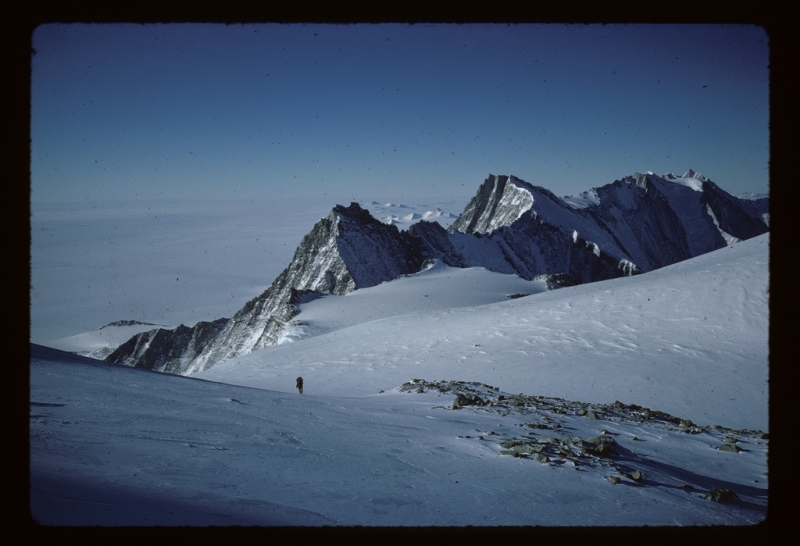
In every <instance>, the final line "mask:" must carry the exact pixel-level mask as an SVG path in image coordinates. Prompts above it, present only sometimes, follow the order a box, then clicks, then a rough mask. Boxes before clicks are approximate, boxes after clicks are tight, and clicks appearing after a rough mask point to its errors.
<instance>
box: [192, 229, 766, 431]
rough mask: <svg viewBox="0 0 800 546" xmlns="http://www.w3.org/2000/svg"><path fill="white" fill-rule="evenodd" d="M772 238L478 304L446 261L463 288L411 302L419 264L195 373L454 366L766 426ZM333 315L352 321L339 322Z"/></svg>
mask: <svg viewBox="0 0 800 546" xmlns="http://www.w3.org/2000/svg"><path fill="white" fill-rule="evenodd" d="M768 246H769V235H768V234H765V235H762V236H759V237H756V238H753V239H750V240H748V241H744V242H741V243H737V244H735V245H732V246H729V247H726V248H723V249H720V250H717V251H714V252H711V253H709V254H706V255H703V256H699V257H697V258H694V259H691V260H687V261H684V262H680V263H677V264H674V265H672V266H668V267H665V268H662V269H659V270H656V271H653V272H650V273H647V274H644V275H639V276H635V277H630V278H621V279H614V280H609V281H604V282H598V283H591V284H586V285H580V286H575V287H569V288H562V289H559V290H555V291H550V292H545V293H540V294H535V295H532V296H528V297H524V298H519V299H513V300H508V301H505V302H502V303H494V304H489V305H475V304H474V303H471V302H470V297H469V295H468V294H469V291H470V281H469V279H470V277H469V275H460V274H456V270H451V272H452V274H453V275H452V276H453V278H452V279H451V282H452V283H459V282H463V285H461V286H459V289H458V290H455V289H454V288H453V286H455V285H451V292H452V293H458V292H459V291H460V293H461V294H463V299H462V301H461V302H458V301H454V300H453V299H449V300H448V301H446V302H441V304H440V305H441V307H439V308H438V309H437V308H436V306H427V307H421V309H422V310H421V311H417V312H410V313H409V312H408V307H409V301H410V300H411V299H412V298H414V299H416V300H418V301H419V302H420V304H421V305H424V303H423V302H427V301H433V300H431V299H430V297H431V296H432V294H429V297H428V298H425V293H427V292H426V291H425V290H419V288H418V287H415V288H413V289H412V288H409V284H411V283H421V284H422V283H425V282H429V281H430V279H429V278H428V276H426V272H423V273H422V274H419V275H415V276H409V277H406V278H403V279H400V280H398V281H394V282H389V283H384V284H383V285H380V286H377V287H373V288H367V289H363V290H359V291H357V292H354V293H351V294H348V295H346V296H329V297H326V298H322V299H320V300H316V301H314V302H311V303H309V304H307V305H306V306H305V310H303V311H301V313H300V314H299V315H298V316H297V317H296V320H297V322H300V323H302V322H304V321H305V322H307V323H308V325H307V326H305V327H300V328H298V329H297V330H295V335H296V336H302V335H304V334H303V333H305V334H309V333H310V334H313V333H315V331H316V332H317V333H321V335H317V336H314V337H309V338H306V339H302V340H301V341H297V342H295V343H284V344H282V345H279V346H276V347H271V348H268V349H264V350H260V351H257V352H255V353H252V354H250V355H247V356H244V357H239V358H234V359H231V360H228V361H225V362H221V363H219V364H218V365H216V366H215V367H214V368H212V369H209V370H206V371H204V372H202V373H200V374H198V375H197V376H196V377H200V378H204V379H209V380H213V381H220V382H225V383H231V384H237V385H245V386H252V387H257V388H264V389H271V390H277V391H284V392H289V391H292V390H293V389H294V383H295V381H294V380H295V378H296V377H297V376H302V377H303V378H304V379H305V389H306V390H305V392H306V393H307V394H309V395H348V396H351V395H363V394H372V393H377V392H378V391H379V390H381V389H383V390H389V389H392V388H394V387H396V386H397V385H399V384H400V383H402V382H404V381H407V380H408V379H410V378H413V377H419V378H425V379H450V378H458V379H462V380H467V381H481V382H485V383H488V384H491V385H495V386H497V387H499V388H501V389H503V390H508V391H512V392H524V393H526V394H541V395H546V396H559V397H564V398H568V399H573V400H582V401H586V402H604V403H609V402H613V401H614V400H622V401H625V402H626V403H634V404H640V405H643V406H648V407H653V408H658V409H660V410H662V411H667V412H669V413H672V414H675V415H681V416H683V417H686V418H689V419H692V420H693V421H694V422H696V423H709V424H711V423H714V424H720V425H724V426H730V427H747V428H757V429H761V430H767V414H768V411H767V404H768V384H767V378H768V368H767V355H768V333H767V332H768V316H769V314H768V304H767V287H768ZM432 273H434V274H435V275H442V274H445V275H446V274H447V273H446V270H444V269H438V270H437V271H435V272H432ZM428 275H430V273H429V274H428ZM490 278H494V279H496V280H497V281H498V282H507V279H508V276H505V275H496V274H488V273H486V275H485V279H484V281H483V282H484V283H487V282H491V280H490ZM483 286H484V290H485V289H486V288H485V286H486V285H485V284H484V285H483ZM502 290H508V288H505V287H504V288H502V289H500V290H498V291H502ZM420 292H424V293H420ZM459 303H462V304H464V305H466V307H461V306H459V305H458V304H459ZM392 306H396V307H397V310H398V313H396V314H397V315H398V316H395V317H391V314H392V313H391V308H392ZM378 309H380V310H381V311H380V313H377V312H376V310H378ZM376 314H380V315H381V317H383V318H382V319H381V320H375V318H376ZM339 317H342V318H341V319H340V318H339ZM340 320H342V322H339V321H340ZM333 322H336V323H339V324H349V325H352V326H349V327H347V328H342V329H338V330H335V331H330V330H332V326H331V324H333ZM317 325H319V326H318V327H316V326H317ZM315 327H316V328H315ZM326 331H327V332H328V333H324V332H326Z"/></svg>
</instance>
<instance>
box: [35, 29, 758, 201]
mask: <svg viewBox="0 0 800 546" xmlns="http://www.w3.org/2000/svg"><path fill="white" fill-rule="evenodd" d="M33 47H34V48H35V50H36V55H35V56H34V57H33V65H32V66H33V72H32V74H33V76H32V106H31V112H32V120H31V121H32V125H31V135H32V155H31V160H32V164H31V172H32V190H33V193H32V201H33V203H34V204H36V203H44V202H51V203H52V202H67V201H81V202H87V201H89V202H94V201H120V200H121V201H127V200H136V199H145V198H146V199H151V198H165V199H166V198H170V199H174V198H179V199H186V198H189V199H194V198H212V199H219V198H225V197H245V198H252V199H258V198H266V199H276V198H283V197H285V198H300V197H303V196H307V195H312V194H313V195H316V196H325V195H327V196H329V197H330V201H331V206H333V204H335V203H345V204H346V203H348V202H349V201H350V200H359V201H362V202H364V201H367V202H368V201H370V200H372V199H379V200H381V199H393V200H401V199H404V198H405V199H427V198H439V199H448V198H452V199H456V200H460V201H464V202H465V201H466V200H468V199H469V198H470V197H471V196H472V195H473V194H474V193H475V191H476V190H477V188H478V186H479V185H480V183H481V182H482V181H483V180H484V179H485V178H486V176H487V175H488V174H489V173H493V174H514V175H516V176H518V177H520V178H522V179H524V180H526V181H528V182H531V183H533V184H535V185H539V186H544V187H546V188H548V189H550V190H552V191H553V192H554V193H556V194H557V195H567V194H574V193H578V192H580V191H583V190H586V189H589V188H590V187H596V186H601V185H603V184H606V183H610V182H613V181H614V180H615V179H618V178H621V177H623V176H626V175H629V174H633V172H635V171H645V170H652V171H654V172H656V173H658V174H662V173H664V172H674V173H676V174H682V173H683V172H684V171H685V170H687V169H689V168H693V169H695V170H696V171H699V172H702V173H703V174H705V175H706V176H708V177H710V178H711V179H712V180H714V181H715V182H717V183H718V184H719V185H720V186H721V187H722V188H723V189H725V190H727V191H729V192H731V193H739V192H744V191H756V192H765V191H768V177H769V170H768V168H769V164H768V161H769V126H768V123H769V38H768V36H767V34H766V32H765V31H764V30H763V29H762V28H760V27H757V26H739V25H676V26H673V25H606V26H603V25H555V24H550V25H493V24H486V25H424V24H418V25H404V24H389V25H387V24H380V25H369V24H363V25H361V24H360V25H278V24H269V25H230V26H225V25H217V24H168V25H163V24H155V25H133V24H94V25H84V24H70V25H61V24H59V25H44V26H41V27H38V28H37V29H36V31H35V32H34V35H33ZM457 212H458V211H457Z"/></svg>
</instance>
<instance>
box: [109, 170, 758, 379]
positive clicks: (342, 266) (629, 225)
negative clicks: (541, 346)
mask: <svg viewBox="0 0 800 546" xmlns="http://www.w3.org/2000/svg"><path fill="white" fill-rule="evenodd" d="M592 192H594V193H593V194H592V195H594V200H592V201H591V202H587V203H585V205H575V204H572V205H571V204H569V203H568V202H567V201H565V200H562V199H559V198H558V197H556V196H555V195H554V194H553V193H552V192H550V191H549V190H546V189H544V188H540V187H537V186H533V185H531V184H528V183H527V182H525V181H523V180H520V179H518V178H516V177H514V176H495V175H490V176H489V177H488V178H487V179H486V180H485V181H484V183H483V184H482V185H481V186H480V188H479V189H478V192H477V194H476V195H475V196H474V197H473V198H472V199H471V200H470V202H469V203H468V204H467V207H466V208H465V209H464V212H463V213H462V214H461V215H460V216H459V217H458V218H457V219H456V220H455V222H454V223H453V224H452V225H451V226H450V228H449V229H448V230H445V229H444V228H442V227H441V226H440V225H439V224H438V223H434V222H425V221H420V222H418V223H416V224H414V225H412V226H411V227H410V228H409V229H408V231H399V230H398V229H397V227H395V226H394V225H388V224H384V223H382V222H380V221H378V220H376V219H375V218H373V217H372V216H371V215H370V213H369V212H368V211H366V210H364V209H362V208H361V207H360V206H359V205H358V204H357V203H351V204H350V206H349V207H344V206H342V205H337V206H336V207H334V208H333V210H332V211H331V212H330V214H329V215H328V217H327V218H322V219H321V220H319V222H317V224H316V225H315V226H314V227H313V229H312V230H311V231H310V232H309V233H308V234H307V235H306V236H305V237H303V240H302V241H301V242H300V245H299V246H298V247H297V250H296V251H295V254H294V257H293V259H292V261H291V263H290V264H289V266H288V267H287V268H286V269H285V270H284V271H283V272H282V273H281V274H280V275H279V276H278V277H277V278H276V279H275V281H273V283H272V285H271V286H270V287H269V288H268V289H267V290H266V291H265V292H264V293H262V294H261V295H260V296H258V297H256V298H254V299H252V300H250V301H249V302H247V304H245V306H244V307H243V308H242V309H240V310H239V311H238V312H236V313H235V314H234V315H233V317H232V318H231V319H230V320H226V319H220V320H218V321H214V322H213V323H200V324H198V325H197V326H195V327H194V329H187V328H186V327H184V326H181V327H179V328H177V329H176V330H174V331H171V330H164V329H156V330H152V331H150V332H146V333H144V334H139V335H137V336H135V337H134V338H132V339H131V340H129V341H128V342H126V343H125V344H123V345H122V346H120V347H119V348H118V349H117V351H115V352H114V353H112V354H111V355H109V357H107V360H111V361H112V362H118V363H123V364H127V365H130V366H138V367H145V368H149V369H157V370H161V371H168V372H171V373H179V374H184V375H189V374H192V373H195V372H199V371H202V370H204V369H207V368H209V367H210V366H213V365H214V364H215V363H217V362H220V361H222V360H225V359H228V358H233V357H236V356H241V355H244V354H247V353H250V352H252V351H255V350H257V349H261V348H264V347H269V346H272V345H276V344H278V343H280V341H281V338H282V336H283V334H284V332H285V331H286V329H287V327H288V326H289V325H290V324H291V322H292V319H293V318H294V317H295V316H296V315H297V314H298V313H299V307H298V305H299V304H300V303H302V302H303V301H305V300H304V298H306V299H307V298H312V297H314V294H321V293H327V294H334V295H344V294H347V293H349V292H352V291H353V290H357V289H359V288H367V287H371V286H376V285H378V284H380V283H382V282H384V281H390V280H393V279H395V278H397V277H399V276H401V275H408V274H412V273H417V272H419V271H420V270H421V269H422V268H423V267H424V265H425V264H426V263H427V262H429V261H431V260H437V259H438V260H441V261H442V262H443V263H444V264H446V265H448V266H450V267H484V268H486V269H487V270H489V271H495V272H498V273H506V274H516V275H519V276H520V277H522V278H524V279H528V280H532V279H539V280H542V279H544V280H546V281H547V283H548V286H549V287H552V288H558V287H561V286H572V285H575V284H581V283H586V282H594V281H599V280H606V279H612V278H617V277H623V276H630V275H635V274H638V273H642V272H647V271H652V270H654V269H657V268H659V267H663V266H666V265H670V264H672V263H675V262H678V261H681V260H685V259H687V258H692V257H694V256H699V255H700V254H703V253H706V252H710V251H712V250H715V249H717V248H722V247H724V246H725V245H727V244H732V243H734V242H736V241H738V240H743V239H747V238H750V237H754V236H756V235H760V234H762V233H766V232H767V231H768V230H769V228H768V226H767V224H766V223H765V222H764V221H763V219H762V216H763V214H764V213H763V211H764V210H768V204H766V205H765V204H764V203H756V204H754V203H753V202H747V203H745V201H743V200H741V199H738V198H735V197H733V196H731V195H729V194H727V193H725V192H724V191H722V190H721V189H719V187H717V186H716V184H714V183H713V182H711V181H710V180H708V179H706V178H705V177H703V176H702V175H698V174H697V173H694V172H693V171H690V172H688V173H687V174H686V175H684V177H682V178H680V179H679V178H678V177H675V176H674V175H664V177H659V176H656V175H654V174H651V173H647V174H641V173H636V174H634V175H633V176H629V177H626V178H624V179H622V180H617V181H615V182H614V183H612V184H608V185H606V186H603V187H602V188H597V189H595V190H592ZM585 193H589V192H585ZM201 324H202V325H203V326H201ZM205 325H213V326H205Z"/></svg>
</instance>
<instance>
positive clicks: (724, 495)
mask: <svg viewBox="0 0 800 546" xmlns="http://www.w3.org/2000/svg"><path fill="white" fill-rule="evenodd" d="M702 498H704V499H706V500H711V501H714V502H730V501H732V500H733V499H735V498H736V493H734V492H733V491H731V490H730V489H723V488H721V487H715V488H714V489H712V490H711V491H709V492H708V493H706V494H705V495H702Z"/></svg>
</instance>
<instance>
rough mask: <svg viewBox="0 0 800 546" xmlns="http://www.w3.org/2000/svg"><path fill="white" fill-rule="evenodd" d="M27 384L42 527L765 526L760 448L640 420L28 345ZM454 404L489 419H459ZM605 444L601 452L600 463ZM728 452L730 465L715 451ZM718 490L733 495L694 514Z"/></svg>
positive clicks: (559, 404) (431, 389) (750, 436)
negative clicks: (136, 362)
mask: <svg viewBox="0 0 800 546" xmlns="http://www.w3.org/2000/svg"><path fill="white" fill-rule="evenodd" d="M295 345H298V346H299V345H300V344H299V343H298V344H295ZM30 381H31V383H30V384H31V388H30V499H31V500H30V502H31V504H30V507H31V514H32V516H33V517H34V518H35V520H36V521H38V522H39V523H40V524H43V525H60V526H64V525H92V526H93V525H102V526H116V525H128V526H141V525H151V526H152V525H161V526H164V525H167V526H169V525H197V526H206V525H273V526H275V525H277V526H286V525H291V526H323V525H367V526H375V525H377V526H439V525H441V526H452V525H456V526H465V525H492V526H501V525H571V526H582V525H595V526H606V525H633V526H639V525H651V526H653V525H656V526H660V525H750V524H754V523H757V522H759V521H761V520H763V519H764V517H765V515H766V510H767V508H766V506H767V491H768V489H767V487H768V482H767V476H766V468H767V467H766V452H767V449H768V440H766V439H764V438H762V437H761V435H760V434H754V433H750V432H747V431H731V430H722V429H711V428H707V429H702V430H701V429H699V428H698V427H694V426H691V425H689V428H688V429H687V428H685V427H678V426H677V424H674V425H673V424H671V423H670V422H668V421H665V420H664V419H665V418H666V417H668V416H666V417H665V416H663V415H660V414H657V413H655V412H654V413H653V416H652V418H650V419H649V420H648V421H646V422H645V421H642V418H640V417H637V415H640V413H639V414H637V412H636V411H633V410H635V408H627V410H626V411H627V415H628V418H623V419H618V418H616V417H615V415H616V414H617V412H615V411H612V410H611V409H610V408H609V409H608V411H607V413H606V414H603V415H599V416H596V417H598V418H592V417H591V416H589V415H585V416H581V415H579V414H578V413H579V411H580V409H577V410H576V408H579V407H580V405H575V404H571V403H569V402H567V401H564V400H560V401H559V400H554V399H549V398H527V399H524V400H523V398H521V397H514V396H511V393H508V392H503V391H502V390H500V391H495V390H494V389H492V388H490V387H488V386H481V385H463V384H461V385H454V384H447V385H445V384H439V385H430V384H423V383H420V382H417V383H415V384H413V385H405V386H404V387H403V388H404V389H407V388H408V387H410V388H411V390H408V391H407V392H400V391H399V390H394V389H393V390H387V391H386V392H385V393H381V394H378V393H375V394H369V395H362V396H325V395H319V394H310V395H302V396H301V395H298V394H296V393H294V394H293V393H286V392H276V391H267V390H259V389H252V388H246V387H240V386H233V385H225V384H222V383H213V382H208V381H201V380H197V379H193V378H187V377H181V376H175V375H169V374H159V373H156V372H150V371H147V370H141V369H134V368H128V367H124V366H118V365H114V364H110V363H106V362H102V361H97V360H91V359H86V358H83V357H79V356H75V355H72V354H69V353H63V352H60V351H57V350H54V349H49V348H45V347H42V346H37V345H31V362H30ZM513 387H515V390H516V387H518V385H513ZM453 388H456V389H461V390H462V391H465V392H476V393H478V394H479V395H480V396H481V397H483V399H485V400H487V401H488V400H490V399H492V400H494V402H492V403H494V404H495V405H494V406H482V407H477V406H467V407H464V408H462V409H458V410H453V409H451V407H452V404H453V401H454V398H455V397H454V391H453ZM654 388H660V385H657V386H654ZM417 391H424V392H420V393H418V392H417ZM501 396H503V397H504V398H505V399H506V400H504V401H502V402H501V401H500V400H501V399H500V397H501ZM620 407H621V406H620ZM591 409H593V410H595V411H596V410H597V409H598V408H591ZM639 409H641V408H639ZM654 409H655V408H654ZM623 413H625V412H623ZM620 415H621V414H620ZM522 425H525V426H522ZM601 440H602V443H603V444H604V445H606V442H609V443H610V445H611V446H612V447H613V453H612V454H607V455H603V456H599V455H597V451H596V450H595V449H593V448H592V446H593V445H595V446H597V445H599V444H598V442H600V441H601ZM732 442H733V443H735V445H736V446H737V447H736V448H730V449H733V450H734V451H736V449H738V450H739V452H732V451H722V450H720V449H719V447H721V446H724V445H726V444H728V445H731V443H732ZM581 445H582V446H583V447H580V446H581ZM526 450H529V451H530V453H527V452H526ZM536 450H539V451H540V452H539V453H537V454H536V455H537V456H539V457H538V458H540V460H543V461H545V462H544V463H542V462H539V460H537V457H534V456H533V452H535V451H536ZM584 451H585V454H583V455H581V454H580V453H581V452H584ZM513 453H518V455H519V456H512V454H513ZM545 457H546V459H545ZM637 472H640V473H642V475H641V476H639V475H638V474H637ZM609 480H611V481H618V483H616V484H613V483H611V481H609ZM714 490H728V491H731V492H733V493H734V494H735V495H736V497H735V498H734V499H733V500H731V501H730V502H727V503H717V502H712V501H711V500H708V499H705V498H703V496H704V495H707V494H708V493H710V492H712V491H714Z"/></svg>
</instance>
